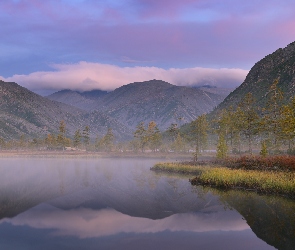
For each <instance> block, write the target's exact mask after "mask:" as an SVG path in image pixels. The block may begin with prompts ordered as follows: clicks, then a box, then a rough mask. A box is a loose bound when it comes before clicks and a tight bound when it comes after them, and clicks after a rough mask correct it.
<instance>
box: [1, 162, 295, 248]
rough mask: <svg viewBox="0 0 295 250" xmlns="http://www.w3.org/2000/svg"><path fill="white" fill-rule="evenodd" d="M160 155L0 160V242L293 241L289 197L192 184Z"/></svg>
mask: <svg viewBox="0 0 295 250" xmlns="http://www.w3.org/2000/svg"><path fill="white" fill-rule="evenodd" d="M159 161H160V160H157V159H136V158H114V159H109V158H101V159H99V158H91V159H90V158H1V164H0V165H1V166H0V170H1V175H0V249H22V250H23V249H169V250H171V249H202V250H205V249H227V250H228V249H245V250H246V249H247V250H248V249H259V250H266V249H276V248H278V249H294V246H295V215H294V211H295V202H294V201H291V200H288V199H284V198H282V197H277V198H276V197H271V196H259V195H257V194H256V193H253V192H242V191H237V190H232V191H227V192H224V191H219V190H216V189H211V188H202V187H194V186H191V184H190V183H189V181H188V178H189V176H178V175H171V174H170V175H169V174H164V173H156V172H153V171H151V170H150V167H152V166H153V165H154V164H155V163H156V162H159Z"/></svg>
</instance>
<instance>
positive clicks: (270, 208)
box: [203, 188, 295, 250]
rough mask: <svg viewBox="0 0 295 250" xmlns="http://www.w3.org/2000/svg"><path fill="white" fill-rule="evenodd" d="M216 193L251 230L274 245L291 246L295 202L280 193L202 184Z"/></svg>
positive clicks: (294, 228)
mask: <svg viewBox="0 0 295 250" xmlns="http://www.w3.org/2000/svg"><path fill="white" fill-rule="evenodd" d="M203 190H204V192H205V193H206V192H208V191H211V192H212V193H214V194H218V195H219V196H220V199H221V201H223V202H224V204H225V206H226V207H229V208H234V209H236V210H237V211H238V212H239V213H240V214H241V215H242V216H243V217H244V219H245V220H246V221H247V223H248V225H249V226H250V227H251V229H252V230H253V232H254V233H255V234H256V235H257V237H259V238H260V239H262V240H264V241H265V242H266V243H267V244H269V245H272V246H274V247H276V248H278V249H290V250H291V249H294V246H295V214H294V211H295V202H294V201H292V200H288V199H285V198H283V197H272V196H260V195H258V194H256V193H253V192H245V191H237V190H230V191H226V192H224V191H219V190H216V189H212V188H204V189H203Z"/></svg>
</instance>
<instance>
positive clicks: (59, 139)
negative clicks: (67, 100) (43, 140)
mask: <svg viewBox="0 0 295 250" xmlns="http://www.w3.org/2000/svg"><path fill="white" fill-rule="evenodd" d="M65 134H66V123H65V122H64V121H61V122H60V124H59V134H58V135H57V139H56V140H57V143H58V145H59V146H60V147H62V148H63V149H64V147H65V145H66V135H65Z"/></svg>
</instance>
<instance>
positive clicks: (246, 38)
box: [0, 0, 295, 93]
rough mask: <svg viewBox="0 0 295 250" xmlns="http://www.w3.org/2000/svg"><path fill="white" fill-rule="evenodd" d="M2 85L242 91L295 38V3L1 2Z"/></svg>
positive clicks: (153, 0)
mask: <svg viewBox="0 0 295 250" xmlns="http://www.w3.org/2000/svg"><path fill="white" fill-rule="evenodd" d="M0 34H1V39H0V55H1V56H0V78H1V79H3V80H6V81H15V82H17V83H19V84H20V85H22V86H25V87H28V88H29V89H31V90H34V91H37V92H40V93H41V92H42V91H43V92H44V91H46V90H48V91H53V90H59V89H65V88H70V89H77V90H91V89H97V88H99V89H104V90H112V89H114V88H116V87H119V86H121V85H123V84H127V83H130V82H134V81H144V80H149V79H161V80H165V81H169V82H170V83H172V84H176V85H196V84H208V83H209V84H213V85H217V86H224V87H237V86H238V85H240V84H241V83H242V82H243V80H244V78H245V76H246V74H247V73H248V71H249V70H250V69H251V67H252V66H253V65H254V64H255V63H256V62H257V61H258V60H260V59H262V58H263V57H265V56H266V55H267V54H270V53H272V52H274V51H275V50H276V49H278V48H283V47H285V46H287V45H288V44H289V43H291V42H293V41H294V40H295V1H294V0H268V1H265V0H248V1H244V0H121V1H118V0H101V1H100V0H46V1H44V0H1V1H0Z"/></svg>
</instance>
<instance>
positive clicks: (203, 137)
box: [191, 114, 209, 161]
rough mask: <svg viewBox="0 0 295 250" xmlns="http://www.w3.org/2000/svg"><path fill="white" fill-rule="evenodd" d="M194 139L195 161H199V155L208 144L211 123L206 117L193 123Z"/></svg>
mask: <svg viewBox="0 0 295 250" xmlns="http://www.w3.org/2000/svg"><path fill="white" fill-rule="evenodd" d="M191 128H192V137H193V141H194V142H195V147H196V149H195V154H194V161H197V159H198V155H199V154H200V152H201V151H202V150H204V149H205V148H206V147H207V143H208V128H209V123H208V121H207V118H206V115H205V114H203V115H200V116H199V117H198V118H197V119H196V120H195V121H193V122H192V123H191Z"/></svg>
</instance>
